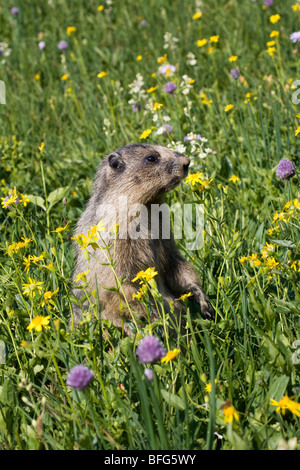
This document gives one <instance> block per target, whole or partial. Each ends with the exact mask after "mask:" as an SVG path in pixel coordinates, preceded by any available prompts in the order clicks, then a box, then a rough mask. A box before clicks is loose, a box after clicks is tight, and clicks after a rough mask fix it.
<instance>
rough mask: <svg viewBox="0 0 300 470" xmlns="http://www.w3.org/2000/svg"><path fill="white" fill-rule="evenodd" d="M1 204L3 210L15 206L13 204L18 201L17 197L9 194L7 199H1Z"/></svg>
mask: <svg viewBox="0 0 300 470" xmlns="http://www.w3.org/2000/svg"><path fill="white" fill-rule="evenodd" d="M1 199H2V202H1V205H2V207H3V208H6V207H8V206H10V205H11V204H15V202H16V201H17V199H18V196H17V195H16V194H9V196H7V197H2V198H1Z"/></svg>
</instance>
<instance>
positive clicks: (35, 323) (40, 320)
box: [27, 315, 50, 332]
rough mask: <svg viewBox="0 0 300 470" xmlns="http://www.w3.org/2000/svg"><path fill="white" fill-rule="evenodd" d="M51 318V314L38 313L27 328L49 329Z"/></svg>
mask: <svg viewBox="0 0 300 470" xmlns="http://www.w3.org/2000/svg"><path fill="white" fill-rule="evenodd" d="M49 318H50V316H49V315H48V316H47V317H42V316H41V315H38V316H36V317H34V318H33V319H32V321H31V322H30V323H29V325H28V326H27V330H29V331H31V330H35V331H38V332H40V331H42V330H43V328H45V329H49V328H50V327H49V326H47V325H49Z"/></svg>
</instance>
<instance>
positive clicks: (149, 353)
mask: <svg viewBox="0 0 300 470" xmlns="http://www.w3.org/2000/svg"><path fill="white" fill-rule="evenodd" d="M166 354H167V351H166V350H165V348H164V347H163V344H162V342H161V341H160V340H159V339H158V338H157V337H156V336H145V338H143V339H142V340H141V342H140V344H139V347H138V348H137V349H136V355H137V356H138V358H139V360H140V362H141V363H142V364H149V363H151V362H155V361H159V360H160V359H162V358H163V357H164V356H165V355H166Z"/></svg>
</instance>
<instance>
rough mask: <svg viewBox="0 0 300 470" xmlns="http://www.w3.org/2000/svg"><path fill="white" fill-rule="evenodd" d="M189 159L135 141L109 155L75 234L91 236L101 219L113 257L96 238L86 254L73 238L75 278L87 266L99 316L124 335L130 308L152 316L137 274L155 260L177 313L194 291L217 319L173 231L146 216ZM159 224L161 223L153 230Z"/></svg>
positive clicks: (77, 311) (161, 286)
mask: <svg viewBox="0 0 300 470" xmlns="http://www.w3.org/2000/svg"><path fill="white" fill-rule="evenodd" d="M189 164H190V160H189V158H188V157H186V156H184V155H182V154H180V153H178V152H175V151H173V150H171V149H169V148H166V147H163V146H160V145H147V144H130V145H125V146H124V147H121V148H118V149H117V150H115V151H114V152H113V153H111V154H109V155H107V156H106V157H105V158H104V159H103V161H102V162H101V163H100V165H99V167H98V170H97V173H96V178H95V183H94V190H93V193H92V196H91V198H90V200H89V201H88V203H87V206H86V209H85V211H84V212H83V214H82V215H81V217H80V219H79V221H78V223H77V226H76V234H77V240H79V239H80V235H79V238H78V234H84V235H85V236H87V234H88V236H90V237H93V235H95V233H96V232H95V231H94V232H93V233H92V232H91V227H95V226H97V225H98V224H99V223H102V224H103V226H104V227H105V229H106V231H105V232H104V231H99V232H98V235H99V241H98V244H99V245H100V244H101V243H102V242H101V238H103V240H104V242H105V243H106V244H108V243H110V250H109V251H110V256H111V258H110V261H108V250H106V249H101V248H97V244H96V245H95V244H90V245H89V246H88V248H87V250H88V251H89V256H88V258H89V259H87V256H86V253H85V250H84V249H82V246H80V245H79V244H78V243H75V248H76V252H77V259H76V266H75V270H74V275H73V280H75V279H76V278H77V277H78V275H79V274H80V273H82V272H85V271H88V274H87V275H86V279H87V282H88V290H89V291H93V290H95V289H96V282H97V286H98V293H99V299H100V310H101V317H102V318H103V319H108V320H111V321H112V323H113V324H114V325H115V326H116V327H118V328H119V329H122V330H123V331H124V332H125V334H131V330H130V329H129V327H128V324H127V322H126V321H124V320H129V321H132V312H135V313H137V312H138V313H137V315H138V317H139V318H142V319H143V317H147V314H146V308H145V306H144V304H143V303H141V302H140V301H139V300H138V299H137V298H136V296H135V295H134V296H133V294H136V293H137V291H138V290H139V288H140V284H139V280H136V281H135V282H132V280H133V279H135V278H136V276H137V273H139V272H140V271H145V270H147V269H148V268H152V267H153V268H155V272H157V273H158V274H157V275H156V276H155V281H156V283H157V288H158V290H159V292H160V294H161V295H162V297H163V299H164V300H165V301H166V305H169V302H170V301H173V302H174V311H175V313H176V312H177V314H178V315H180V314H181V313H182V312H183V311H184V305H183V303H182V302H181V301H178V300H176V299H178V298H179V297H180V296H181V295H183V294H187V293H191V294H192V297H190V298H191V299H192V300H193V301H194V302H196V303H197V304H198V305H199V306H200V310H201V315H202V316H203V317H204V318H207V319H213V318H214V310H213V308H212V306H211V304H210V303H209V301H208V300H207V297H206V294H205V292H204V291H203V289H202V287H201V285H200V283H199V279H198V275H197V273H196V272H195V270H194V269H193V267H192V266H191V264H190V263H189V262H188V261H186V260H185V259H184V257H183V256H182V255H181V254H180V253H179V251H178V249H177V247H176V245H175V242H174V237H173V234H172V231H171V232H170V233H169V235H167V236H164V235H166V234H164V233H163V228H162V227H161V225H162V222H161V220H160V221H159V222H157V221H155V222H153V220H152V221H151V220H150V219H151V218H150V217H147V215H149V213H150V211H151V208H152V207H154V205H161V204H162V203H163V200H164V194H165V193H166V192H168V191H170V190H171V189H173V188H174V187H175V186H177V185H178V184H179V183H180V181H181V180H182V179H183V178H185V177H186V176H187V174H188V168H189ZM120 201H121V202H120ZM138 207H142V208H143V213H144V216H145V214H146V216H145V217H144V219H146V222H145V223H144V221H143V220H142V218H141V219H138V218H137V216H136V214H137V208H138ZM156 207H157V206H156ZM140 213H141V211H140V212H139V214H140ZM134 215H135V216H136V217H134ZM137 220H139V222H140V223H139V224H138V225H139V227H137V223H136V221H137ZM116 224H117V225H116ZM130 225H131V228H132V226H133V227H134V230H133V231H132V234H131V235H130V233H128V227H129V226H130ZM116 226H117V230H118V233H117V234H115V235H114V237H115V239H114V238H113V237H111V238H110V240H109V237H108V238H107V234H108V233H109V231H111V230H112V231H114V227H116ZM154 226H155V227H154ZM124 227H125V228H126V229H124ZM101 228H102V225H101V227H100V225H99V230H101ZM154 228H156V229H158V232H157V230H156V232H157V233H158V234H157V233H156V235H155V236H153V229H154ZM138 229H139V230H138ZM94 230H95V229H94ZM112 231H111V232H110V233H112ZM88 232H89V233H88ZM115 232H116V230H115ZM74 238H75V239H76V236H75V237H74ZM103 240H102V241H103ZM85 241H86V240H85ZM102 246H103V244H102ZM95 248H96V249H95ZM109 263H110V264H111V263H113V268H112V266H108V264H109ZM116 278H118V279H119V280H120V281H122V282H123V283H122V285H121V287H120V285H119V286H118V287H117V282H118V281H117V279H116ZM81 284H82V281H79V282H77V283H75V285H76V286H80V285H81ZM116 288H117V289H116ZM74 295H75V296H76V298H77V299H78V301H79V302H80V298H81V297H82V296H84V295H85V293H84V290H82V289H78V288H77V289H76V288H75V289H74ZM126 299H127V300H126ZM82 303H83V305H82V308H81V306H79V305H75V304H73V314H74V319H75V322H76V323H78V322H79V320H80V317H81V315H82V309H83V310H87V309H88V306H89V301H88V300H86V299H85V300H84V302H81V304H82ZM120 306H121V308H120ZM158 315H159V313H158V312H157V311H156V308H155V305H154V303H153V305H152V311H151V317H150V320H151V321H154V320H155V319H156V318H158Z"/></svg>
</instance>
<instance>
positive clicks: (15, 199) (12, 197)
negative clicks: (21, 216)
mask: <svg viewBox="0 0 300 470" xmlns="http://www.w3.org/2000/svg"><path fill="white" fill-rule="evenodd" d="M1 200H2V202H1V205H2V207H3V208H4V209H5V208H7V207H9V206H12V205H13V204H15V205H16V204H19V203H21V204H23V206H24V207H26V206H27V202H30V199H29V197H28V196H27V194H22V193H20V192H17V191H16V190H15V189H13V190H12V192H11V193H9V194H8V196H6V197H2V198H1Z"/></svg>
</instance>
